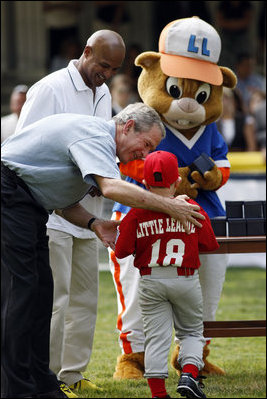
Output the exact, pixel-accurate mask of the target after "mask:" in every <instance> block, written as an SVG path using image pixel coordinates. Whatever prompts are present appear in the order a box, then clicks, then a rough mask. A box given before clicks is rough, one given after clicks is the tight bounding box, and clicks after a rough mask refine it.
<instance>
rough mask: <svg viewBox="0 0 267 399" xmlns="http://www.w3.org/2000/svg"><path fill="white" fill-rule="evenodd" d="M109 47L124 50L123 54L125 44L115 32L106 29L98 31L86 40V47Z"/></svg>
mask: <svg viewBox="0 0 267 399" xmlns="http://www.w3.org/2000/svg"><path fill="white" fill-rule="evenodd" d="M104 45H105V46H109V47H118V48H121V49H122V50H124V53H125V43H124V41H123V39H122V37H121V35H119V34H118V33H117V32H114V31H113V30H108V29H102V30H98V31H96V32H95V33H93V34H92V35H91V36H90V37H89V39H88V40H87V43H86V46H91V47H95V46H104Z"/></svg>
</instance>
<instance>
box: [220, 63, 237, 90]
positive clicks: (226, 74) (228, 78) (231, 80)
mask: <svg viewBox="0 0 267 399" xmlns="http://www.w3.org/2000/svg"><path fill="white" fill-rule="evenodd" d="M220 70H221V72H222V74H223V84H222V85H223V86H224V87H229V89H234V88H235V86H236V84H237V77H236V75H235V74H234V72H233V71H232V70H231V69H230V68H226V67H221V66H220Z"/></svg>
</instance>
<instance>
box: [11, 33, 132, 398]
mask: <svg viewBox="0 0 267 399" xmlns="http://www.w3.org/2000/svg"><path fill="white" fill-rule="evenodd" d="M124 56H125V45H124V42H123V39H122V38H121V36H120V35H119V34H117V33H116V32H113V31H109V30H101V31H97V32H95V33H94V34H93V35H92V36H91V37H89V39H88V40H87V43H86V46H85V49H84V52H83V54H82V55H81V57H80V58H79V59H78V60H71V61H70V63H69V65H68V67H67V68H63V69H61V70H59V71H56V72H54V73H51V74H50V75H48V76H46V77H44V78H43V79H41V80H40V81H38V82H37V83H35V84H34V85H33V86H32V87H31V88H30V90H29V92H28V94H27V100H26V103H25V104H24V107H23V109H22V112H21V115H20V118H19V121H18V125H17V128H16V132H15V133H16V134H17V133H19V132H20V130H21V129H23V128H24V127H26V126H28V125H29V124H31V123H33V122H35V121H37V120H39V119H41V118H44V117H46V116H48V115H53V114H59V113H75V114H84V115H92V116H99V117H101V118H104V119H105V120H109V119H110V118H111V112H112V104H111V95H110V92H109V89H108V87H107V85H106V84H105V81H106V80H107V79H109V78H111V77H112V76H113V75H114V74H115V73H116V72H117V70H118V69H119V68H120V66H121V65H122V62H123V60H124ZM95 195H96V193H95V192H92V196H91V195H86V196H85V197H84V199H83V200H82V201H81V204H82V205H83V206H84V207H85V208H86V209H87V210H90V212H91V213H93V214H94V215H97V216H100V215H101V212H102V206H103V199H102V198H103V197H98V198H97V197H96V196H95ZM47 228H48V230H47V231H48V235H49V249H50V251H49V253H50V255H49V256H50V265H51V268H52V271H53V278H54V303H53V315H52V321H51V336H50V368H51V370H53V371H54V372H55V374H56V375H57V376H58V379H59V380H60V381H62V382H64V383H65V384H66V385H67V386H71V388H72V389H74V390H78V391H80V392H81V391H83V390H84V389H97V387H96V385H95V384H93V383H92V382H91V381H89V380H88V379H85V378H83V375H82V372H83V371H85V370H86V367H87V365H88V363H89V360H90V357H91V353H92V347H93V338H94V331H95V324H96V314H97V300H98V248H97V238H96V236H95V234H94V233H93V232H91V231H90V230H88V229H84V228H81V227H78V226H75V225H74V224H72V223H69V222H68V221H67V220H65V219H63V218H62V217H61V216H59V215H56V214H55V212H54V213H53V214H52V215H50V217H49V220H48V223H47ZM88 270H90V273H88ZM61 388H62V389H63V390H64V391H65V393H66V394H67V395H68V396H69V397H77V395H76V394H75V393H74V392H71V391H70V389H69V388H68V387H66V386H65V385H64V384H62V385H61Z"/></svg>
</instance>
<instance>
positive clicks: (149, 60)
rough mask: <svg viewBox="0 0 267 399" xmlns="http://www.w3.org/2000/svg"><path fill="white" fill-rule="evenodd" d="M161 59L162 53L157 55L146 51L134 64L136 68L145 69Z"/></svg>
mask: <svg viewBox="0 0 267 399" xmlns="http://www.w3.org/2000/svg"><path fill="white" fill-rule="evenodd" d="M159 59H160V53H156V52H154V51H146V52H144V53H141V54H139V55H138V56H137V57H136V59H135V61H134V63H135V65H136V66H141V67H142V68H144V69H148V68H150V67H151V66H152V65H153V64H155V63H156V62H158V61H159Z"/></svg>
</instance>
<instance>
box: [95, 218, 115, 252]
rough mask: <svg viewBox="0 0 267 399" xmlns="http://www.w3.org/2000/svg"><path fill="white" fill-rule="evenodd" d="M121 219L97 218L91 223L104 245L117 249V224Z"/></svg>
mask: <svg viewBox="0 0 267 399" xmlns="http://www.w3.org/2000/svg"><path fill="white" fill-rule="evenodd" d="M119 224H120V221H119V220H117V221H115V220H102V219H96V220H94V222H93V223H92V224H91V230H92V231H93V232H94V233H95V234H96V235H97V237H98V238H99V239H100V240H101V241H102V243H103V245H104V247H106V248H108V247H110V248H111V249H113V250H114V249H115V241H116V236H117V226H118V225H119Z"/></svg>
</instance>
